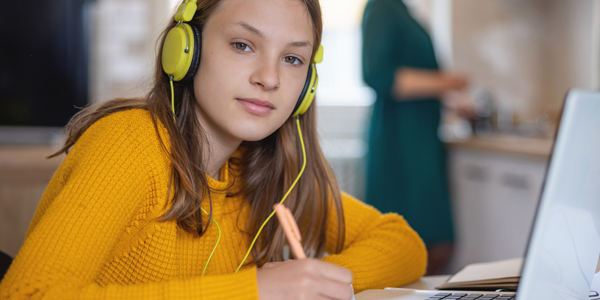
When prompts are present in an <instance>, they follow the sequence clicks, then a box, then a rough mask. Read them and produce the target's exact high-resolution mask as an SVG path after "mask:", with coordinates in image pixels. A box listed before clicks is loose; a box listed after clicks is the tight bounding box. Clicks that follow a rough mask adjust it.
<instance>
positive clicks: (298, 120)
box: [235, 116, 306, 273]
mask: <svg viewBox="0 0 600 300" xmlns="http://www.w3.org/2000/svg"><path fill="white" fill-rule="evenodd" d="M296 126H297V127H298V135H299V136H300V145H301V146H302V168H301V169H300V173H298V176H297V177H296V180H294V182H293V183H292V185H291V186H290V188H289V189H288V191H287V193H285V195H284V196H283V198H282V199H281V201H279V203H280V204H281V203H283V201H285V199H286V198H287V196H288V195H289V194H290V192H291V191H292V189H293V188H294V186H295V185H296V183H297V182H298V180H299V179H300V176H302V173H304V168H305V167H306V149H304V140H303V139H302V130H301V129H300V117H299V116H296ZM274 214H275V210H273V211H272V212H271V214H270V215H269V217H267V219H266V220H265V221H264V222H263V224H262V225H261V226H260V228H259V229H258V232H257V233H256V236H255V237H254V240H252V244H250V247H249V248H248V252H246V256H244V259H242V262H240V265H239V266H238V267H237V270H235V273H237V272H238V271H239V270H240V268H241V267H242V265H243V264H244V262H245V261H246V258H248V255H249V254H250V250H252V247H253V246H254V243H255V242H256V240H257V239H258V235H259V234H260V232H261V231H262V229H263V227H265V225H266V224H267V222H269V220H270V219H271V217H273V215H274Z"/></svg>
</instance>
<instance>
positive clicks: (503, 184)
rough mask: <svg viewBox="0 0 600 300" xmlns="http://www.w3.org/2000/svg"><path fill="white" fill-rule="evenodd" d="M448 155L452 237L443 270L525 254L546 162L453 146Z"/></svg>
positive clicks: (533, 158)
mask: <svg viewBox="0 0 600 300" xmlns="http://www.w3.org/2000/svg"><path fill="white" fill-rule="evenodd" d="M448 152H449V160H448V161H449V180H450V186H451V195H452V204H453V214H454V224H455V233H456V239H455V255H454V257H453V259H452V261H451V263H450V265H449V266H448V270H447V271H448V272H456V271H458V270H459V269H460V268H462V267H464V266H465V265H467V264H470V263H475V262H485V261H494V260H500V259H506V258H512V257H521V256H524V254H525V248H526V244H527V240H528V238H529V232H530V229H531V226H532V224H533V217H534V213H535V210H536V208H537V203H538V199H539V195H540V192H541V188H542V183H543V180H544V175H545V172H546V165H547V158H545V157H526V156H518V155H513V154H510V153H499V152H492V151H485V150H475V149H467V148H457V147H450V149H449V151H448Z"/></svg>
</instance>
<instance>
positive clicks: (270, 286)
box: [256, 258, 352, 300]
mask: <svg viewBox="0 0 600 300" xmlns="http://www.w3.org/2000/svg"><path fill="white" fill-rule="evenodd" d="M256 280H257V282H258V295H259V297H260V299H261V300H271V299H273V300H280V299H282V300H283V299H351V298H352V289H351V288H350V284H351V283H352V272H350V270H348V269H346V268H344V267H340V266H337V265H334V264H332V263H328V262H324V261H321V260H318V259H314V258H307V259H300V260H291V259H290V260H287V261H284V262H277V263H267V264H265V265H264V266H263V267H262V268H260V269H258V270H257V272H256Z"/></svg>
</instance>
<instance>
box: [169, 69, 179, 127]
mask: <svg viewBox="0 0 600 300" xmlns="http://www.w3.org/2000/svg"><path fill="white" fill-rule="evenodd" d="M169 83H171V110H172V111H173V121H175V125H177V119H175V91H174V90H173V75H171V76H169Z"/></svg>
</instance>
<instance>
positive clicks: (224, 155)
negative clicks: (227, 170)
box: [198, 113, 242, 180]
mask: <svg viewBox="0 0 600 300" xmlns="http://www.w3.org/2000/svg"><path fill="white" fill-rule="evenodd" d="M198 119H199V121H200V124H201V126H202V128H203V130H204V134H205V135H206V142H207V144H206V146H207V147H204V149H202V152H203V154H204V155H203V160H204V161H205V164H204V165H205V166H206V173H207V174H208V176H210V177H211V178H212V179H215V180H220V170H221V168H222V167H223V165H224V164H225V163H226V162H227V161H228V160H229V158H230V157H231V155H232V154H233V152H235V150H237V148H238V147H239V146H240V144H241V143H242V141H241V140H237V139H232V138H230V137H229V135H227V134H225V133H224V132H222V131H221V130H220V129H219V128H218V126H216V125H215V124H213V123H211V122H210V121H208V120H206V119H205V118H203V117H202V114H201V113H198Z"/></svg>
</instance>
